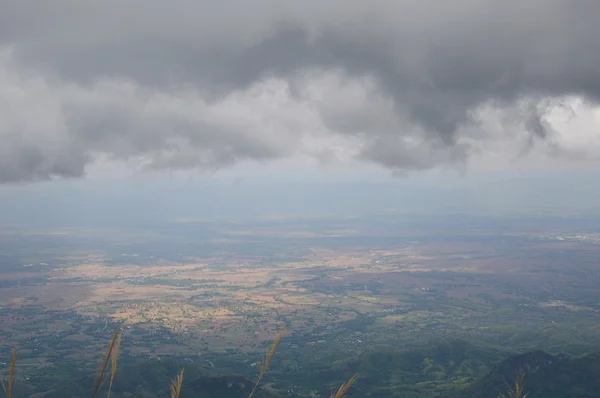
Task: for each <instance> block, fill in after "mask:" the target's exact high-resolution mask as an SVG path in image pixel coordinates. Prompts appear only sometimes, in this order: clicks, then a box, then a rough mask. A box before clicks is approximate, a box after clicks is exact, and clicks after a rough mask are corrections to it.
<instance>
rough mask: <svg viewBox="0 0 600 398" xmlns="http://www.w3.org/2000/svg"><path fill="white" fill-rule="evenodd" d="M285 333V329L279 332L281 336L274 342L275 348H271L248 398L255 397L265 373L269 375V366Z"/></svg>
mask: <svg viewBox="0 0 600 398" xmlns="http://www.w3.org/2000/svg"><path fill="white" fill-rule="evenodd" d="M285 332H286V330H285V329H283V330H282V331H281V332H279V334H278V335H277V337H276V338H275V341H274V342H273V346H272V347H271V350H270V351H269V352H268V353H267V355H266V357H265V361H264V363H263V366H262V368H261V369H260V373H259V374H258V378H257V379H256V383H255V384H254V388H253V389H252V391H251V392H250V395H249V396H248V398H252V395H254V391H256V389H257V388H258V385H259V384H260V381H261V380H262V378H263V376H264V375H265V373H267V369H269V364H270V363H271V360H272V359H273V356H275V351H277V346H279V343H280V342H281V339H282V338H283V334H284V333H285Z"/></svg>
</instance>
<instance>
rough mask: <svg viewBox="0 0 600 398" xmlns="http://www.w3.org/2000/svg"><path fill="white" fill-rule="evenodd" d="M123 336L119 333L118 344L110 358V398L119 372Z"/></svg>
mask: <svg viewBox="0 0 600 398" xmlns="http://www.w3.org/2000/svg"><path fill="white" fill-rule="evenodd" d="M121 336H123V333H119V335H118V337H117V342H116V344H115V347H114V349H113V352H112V354H111V356H110V383H109V385H108V396H107V398H110V392H111V391H112V385H113V381H114V380H115V373H116V372H117V361H118V360H119V349H120V348H121Z"/></svg>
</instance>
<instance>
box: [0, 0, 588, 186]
mask: <svg viewBox="0 0 600 398" xmlns="http://www.w3.org/2000/svg"><path fill="white" fill-rule="evenodd" d="M599 20H600V2H597V1H587V0H521V1H515V0H508V1H506V0H505V1H496V0H487V1H486V0H484V1H481V0H478V1H475V0H457V1H452V2H440V1H433V0H431V1H427V0H420V1H416V0H415V1H405V0H394V1H391V0H390V1H384V0H381V1H375V2H366V1H356V0H346V1H333V0H331V1H303V2H298V1H270V0H256V1H241V0H237V1H234V0H228V1H221V2H219V3H214V2H208V1H189V0H177V1H172V2H169V3H166V2H158V1H154V0H145V1H141V0H131V1H126V2H123V1H116V0H108V1H102V2H92V1H87V2H86V1H68V0H47V1H44V2H38V1H23V0H19V1H16V0H7V1H5V2H4V3H3V6H2V12H1V13H0V43H2V44H3V45H5V46H7V47H10V48H11V49H12V55H11V57H12V59H13V60H14V62H15V63H16V64H17V65H23V66H24V67H27V68H31V69H32V70H35V71H37V72H39V73H40V74H43V75H45V76H53V77H54V79H58V80H59V81H60V82H63V83H64V84H77V85H79V86H81V87H92V86H93V85H94V84H95V83H96V82H98V81H100V80H111V79H115V81H119V80H124V81H129V82H133V84H137V85H138V86H139V87H143V88H144V89H145V90H148V91H149V92H152V91H158V92H165V91H169V90H173V89H174V88H177V89H180V88H186V89H190V90H197V91H198V92H200V93H202V95H203V98H204V99H205V100H207V101H209V102H210V101H219V100H220V99H222V98H225V97H227V96H228V95H230V94H231V93H234V92H236V91H239V90H245V89H248V88H249V87H251V86H252V85H253V84H255V83H256V82H257V81H260V80H261V79H265V78H268V77H279V78H282V79H286V80H288V81H289V82H290V84H291V91H290V93H291V95H293V96H294V95H295V96H300V94H299V93H301V92H302V87H301V85H302V84H303V83H302V82H304V80H303V79H302V78H299V76H303V74H304V73H306V71H311V70H320V71H324V72H326V71H332V70H333V71H339V73H341V74H342V75H343V76H344V77H345V79H347V81H349V82H350V81H352V80H353V79H361V78H365V77H366V78H368V79H370V80H369V81H371V82H372V84H373V86H372V87H371V90H374V91H375V92H376V95H377V96H378V98H384V99H385V100H389V103H390V104H391V108H392V110H393V114H394V115H392V116H390V115H386V116H383V117H384V118H387V119H386V120H387V121H384V122H382V121H381V120H380V117H381V115H378V114H377V112H376V111H373V112H371V113H369V112H357V111H356V109H354V110H352V111H351V112H350V111H345V109H344V108H343V107H340V108H339V109H334V110H331V109H329V110H327V109H328V106H323V105H322V104H320V105H316V108H317V110H318V112H319V115H320V117H321V119H322V122H323V123H324V126H325V127H327V128H329V129H330V132H331V134H336V135H340V136H350V137H353V138H359V139H360V142H361V143H362V144H361V147H360V148H361V150H360V151H359V153H358V154H357V156H358V157H359V158H362V159H366V160H369V161H374V162H377V163H380V164H382V165H384V166H386V167H389V168H392V169H398V170H410V169H424V168H430V167H434V166H436V165H443V164H455V163H460V162H461V161H463V160H464V159H466V158H467V157H468V156H469V152H470V150H469V146H468V145H467V144H465V143H464V142H462V141H461V137H462V136H461V129H462V127H464V126H467V125H469V126H471V127H472V126H473V125H477V121H476V120H473V118H472V113H471V112H472V110H473V109H474V108H476V107H477V106H480V105H482V104H486V103H494V104H495V105H496V106H497V107H499V108H503V107H506V108H511V107H514V106H515V104H517V103H518V101H519V100H520V99H521V98H524V97H531V98H540V99H544V98H559V97H562V96H568V95H576V96H581V97H584V98H586V99H587V100H590V101H593V102H595V101H597V100H598V99H600V68H598V65H600V40H598V37H600V24H599V23H598V21H599ZM298 85H300V86H299V87H296V86H298ZM294 87H296V88H297V89H298V90H297V91H296V90H294ZM136 98H138V99H139V96H136ZM105 102H106V101H105ZM105 102H103V105H102V106H105V105H106V104H105ZM108 103H109V106H112V107H113V108H114V109H113V110H112V111H110V112H109V111H107V110H106V109H103V108H101V107H98V108H97V107H96V106H97V104H94V103H93V102H92V103H91V104H89V106H90V107H89V108H86V109H85V110H84V111H82V110H81V109H80V108H78V107H77V106H76V105H74V106H73V107H71V108H68V107H67V108H65V110H64V112H65V113H66V115H67V116H68V117H67V123H66V126H64V128H65V129H67V130H68V131H66V132H61V133H60V134H61V136H62V137H63V138H64V142H63V143H61V144H60V145H58V147H57V146H56V145H55V147H54V148H53V151H55V152H49V153H50V154H52V155H53V156H54V154H55V153H60V151H61V150H65V151H67V150H68V151H75V154H76V156H75V157H74V159H73V160H71V161H68V162H66V161H64V160H63V159H62V158H61V157H60V156H58V155H56V158H54V159H53V160H52V159H51V160H52V161H50V162H48V159H46V156H47V154H48V152H47V151H46V150H45V148H42V147H39V146H38V147H36V145H35V143H31V144H30V145H29V146H27V145H26V146H19V147H17V146H15V148H16V149H15V151H14V153H13V154H12V155H11V156H13V157H14V158H15V159H14V160H13V161H12V162H11V163H8V165H9V166H7V165H6V164H5V163H6V161H5V162H2V161H0V165H1V166H2V168H3V169H5V172H1V173H0V180H4V181H11V180H21V179H35V178H44V177H46V176H47V175H64V176H71V175H80V174H82V173H83V169H84V166H85V164H86V163H87V162H89V159H90V153H92V152H104V153H108V154H109V155H111V156H115V157H117V158H123V159H127V158H128V157H129V156H144V155H145V156H146V157H147V158H148V159H150V160H149V161H150V163H151V164H152V165H153V166H152V167H166V168H169V167H174V168H186V167H195V166H199V167H206V166H211V165H212V166H215V167H218V166H219V165H225V164H231V163H234V162H235V161H237V160H238V159H240V158H247V159H268V158H273V157H279V156H286V154H287V152H288V150H287V149H285V148H286V145H285V143H284V142H277V143H276V144H273V143H272V142H271V139H272V138H273V135H271V136H269V137H264V136H262V135H261V133H260V132H256V134H246V133H244V132H240V130H239V128H240V126H227V127H223V126H222V125H221V124H215V123H210V122H208V123H207V122H206V121H203V120H199V119H193V120H190V118H189V117H183V116H181V117H174V116H172V115H170V116H164V117H161V118H160V120H157V119H156V118H155V117H153V116H152V115H151V114H148V113H144V112H142V113H141V114H140V113H139V112H138V114H136V113H135V112H133V113H131V112H130V111H131V110H130V109H128V107H127V106H125V105H123V104H120V105H119V104H118V105H116V107H115V105H110V101H108ZM364 106H365V108H369V101H368V99H367V101H366V102H365V104H364ZM333 107H334V108H335V105H333ZM329 108H331V106H329ZM138 111H139V109H138ZM107 112H108V113H107ZM357 115H360V116H364V118H361V117H359V116H357ZM543 115H544V110H543V109H539V107H530V108H527V107H525V108H524V109H520V117H521V119H522V124H523V128H525V129H527V130H528V131H529V132H530V133H531V134H532V136H535V137H538V138H539V139H546V138H547V136H548V134H549V131H548V127H547V125H546V123H545V122H544V118H543ZM266 123H268V121H266ZM236 128H237V129H238V130H236ZM241 129H242V130H243V127H241ZM258 130H260V129H259V128H258V129H257V131H258ZM0 134H1V133H0ZM32 134H33V133H32ZM282 135H283V136H284V138H282V140H283V141H285V140H286V139H287V138H285V134H284V133H282ZM291 135H293V134H291ZM291 135H290V136H291ZM6 137H7V138H5V139H6V140H7V141H6V142H9V141H8V140H10V139H11V138H10V137H9V136H8V135H6ZM482 137H485V134H482ZM14 145H16V143H15V144H14ZM290 145H292V144H291V143H290ZM19 148H20V149H19ZM36 148H37V149H36ZM165 154H169V155H168V156H167V155H165ZM65 162H66V163H65ZM42 165H45V166H43V167H42ZM6 170H8V171H7V172H6ZM36 170H37V171H36ZM39 170H43V171H39ZM2 176H4V177H2ZM7 176H8V177H7Z"/></svg>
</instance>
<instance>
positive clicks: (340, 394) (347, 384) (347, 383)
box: [331, 373, 358, 398]
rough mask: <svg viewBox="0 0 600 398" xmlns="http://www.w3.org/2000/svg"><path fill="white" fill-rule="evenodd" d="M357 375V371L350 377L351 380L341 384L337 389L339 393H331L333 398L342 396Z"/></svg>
mask: <svg viewBox="0 0 600 398" xmlns="http://www.w3.org/2000/svg"><path fill="white" fill-rule="evenodd" d="M357 377H358V373H355V374H354V376H352V377H351V378H350V380H348V381H347V382H346V383H345V384H342V385H341V386H340V388H339V390H338V391H337V393H335V395H334V394H332V395H331V398H341V397H342V396H343V395H344V394H346V393H347V392H348V390H349V389H350V387H351V386H352V384H353V383H354V381H355V380H356V378H357Z"/></svg>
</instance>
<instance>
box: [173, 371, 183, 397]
mask: <svg viewBox="0 0 600 398" xmlns="http://www.w3.org/2000/svg"><path fill="white" fill-rule="evenodd" d="M182 385H183V369H181V372H179V374H178V375H177V377H176V378H175V380H173V383H171V398H179V394H181V386H182Z"/></svg>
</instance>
